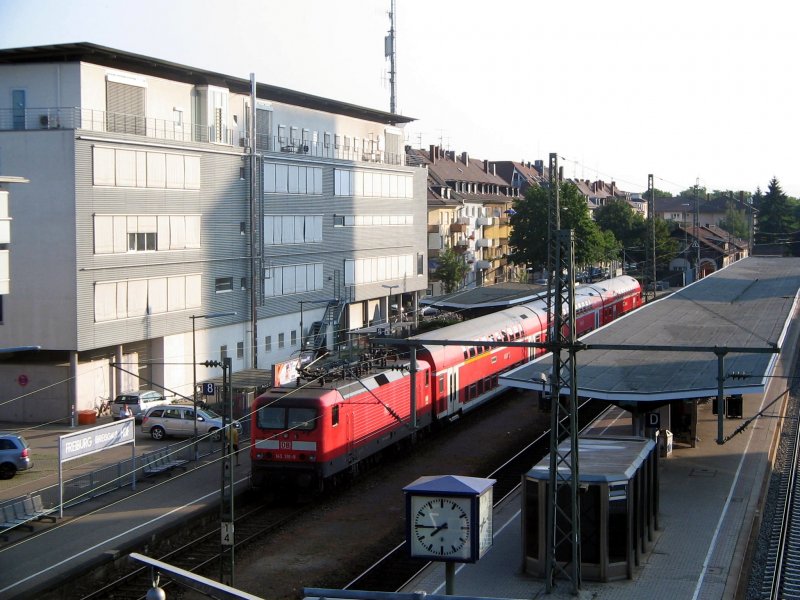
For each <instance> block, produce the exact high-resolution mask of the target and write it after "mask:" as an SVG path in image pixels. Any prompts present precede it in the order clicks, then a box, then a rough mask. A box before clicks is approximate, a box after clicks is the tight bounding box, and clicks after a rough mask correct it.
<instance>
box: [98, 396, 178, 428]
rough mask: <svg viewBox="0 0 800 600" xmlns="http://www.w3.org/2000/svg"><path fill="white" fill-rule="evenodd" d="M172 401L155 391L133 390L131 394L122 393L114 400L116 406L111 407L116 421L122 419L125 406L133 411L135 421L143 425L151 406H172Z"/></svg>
mask: <svg viewBox="0 0 800 600" xmlns="http://www.w3.org/2000/svg"><path fill="white" fill-rule="evenodd" d="M170 402H171V401H170V400H167V399H166V398H164V396H163V395H161V394H160V393H159V392H154V391H153V390H132V391H130V392H122V393H121V394H120V395H119V396H117V397H116V398H114V404H113V406H112V407H111V414H112V416H113V417H114V420H115V421H117V420H119V419H121V418H122V417H121V416H120V411H122V407H123V406H127V407H128V408H130V409H131V412H132V413H133V417H134V419H136V422H137V423H141V421H142V416H143V415H144V413H145V412H146V411H147V409H148V408H150V407H151V406H157V405H159V404H170Z"/></svg>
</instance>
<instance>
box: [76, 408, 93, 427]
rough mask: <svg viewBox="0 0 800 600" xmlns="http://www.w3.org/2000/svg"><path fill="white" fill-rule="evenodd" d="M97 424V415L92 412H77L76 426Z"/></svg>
mask: <svg viewBox="0 0 800 600" xmlns="http://www.w3.org/2000/svg"><path fill="white" fill-rule="evenodd" d="M96 422H97V413H96V412H95V411H93V410H79V411H78V425H91V424H93V423H96Z"/></svg>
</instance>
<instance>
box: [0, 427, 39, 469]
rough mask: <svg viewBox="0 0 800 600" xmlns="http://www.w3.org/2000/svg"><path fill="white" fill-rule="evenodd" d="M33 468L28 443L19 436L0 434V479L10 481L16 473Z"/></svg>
mask: <svg viewBox="0 0 800 600" xmlns="http://www.w3.org/2000/svg"><path fill="white" fill-rule="evenodd" d="M31 467H33V459H32V458H31V456H30V451H29V447H28V442H26V441H25V438H24V437H22V436H21V435H16V434H14V433H0V479H11V478H12V477H13V476H14V475H16V473H17V471H27V470H28V469H30V468H31Z"/></svg>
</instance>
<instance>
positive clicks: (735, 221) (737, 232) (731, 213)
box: [719, 202, 750, 240]
mask: <svg viewBox="0 0 800 600" xmlns="http://www.w3.org/2000/svg"><path fill="white" fill-rule="evenodd" d="M719 226H720V227H721V228H722V229H724V230H725V231H727V232H728V233H731V234H732V235H734V236H735V237H737V238H740V239H743V240H745V239H748V238H749V237H750V231H749V227H748V223H747V217H746V216H745V214H744V210H738V209H737V208H736V207H735V205H734V203H733V202H729V203H728V209H727V210H726V211H725V217H724V218H723V219H721V220H720V222H719Z"/></svg>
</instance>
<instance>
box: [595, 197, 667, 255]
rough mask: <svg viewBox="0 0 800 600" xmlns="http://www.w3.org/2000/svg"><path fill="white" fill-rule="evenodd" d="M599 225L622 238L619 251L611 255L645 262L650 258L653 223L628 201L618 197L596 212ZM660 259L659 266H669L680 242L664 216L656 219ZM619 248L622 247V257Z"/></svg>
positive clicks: (619, 238)
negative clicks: (674, 237)
mask: <svg viewBox="0 0 800 600" xmlns="http://www.w3.org/2000/svg"><path fill="white" fill-rule="evenodd" d="M594 219H595V222H596V223H597V225H598V226H599V227H600V228H601V229H602V230H604V231H608V232H611V233H613V235H614V238H615V239H616V240H619V244H620V245H619V246H618V250H617V252H616V254H609V258H622V259H623V260H624V261H625V262H634V263H641V262H644V261H645V260H646V258H647V248H651V247H652V242H651V241H650V225H649V223H648V221H647V220H645V218H644V217H643V216H642V215H640V214H639V213H637V212H636V211H635V210H633V207H631V205H630V204H628V203H627V202H625V201H624V200H615V201H613V202H609V203H608V204H606V205H605V206H601V207H599V208H597V209H596V210H595V211H594ZM655 234H656V260H657V263H658V265H659V268H661V267H662V266H665V265H666V266H668V264H669V261H670V260H671V259H672V258H673V257H674V254H675V252H677V248H678V243H677V242H676V241H675V240H674V239H672V236H671V235H670V226H669V223H667V222H666V221H665V220H664V219H659V218H657V219H656V222H655ZM619 250H622V251H623V252H622V256H620V252H619Z"/></svg>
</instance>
